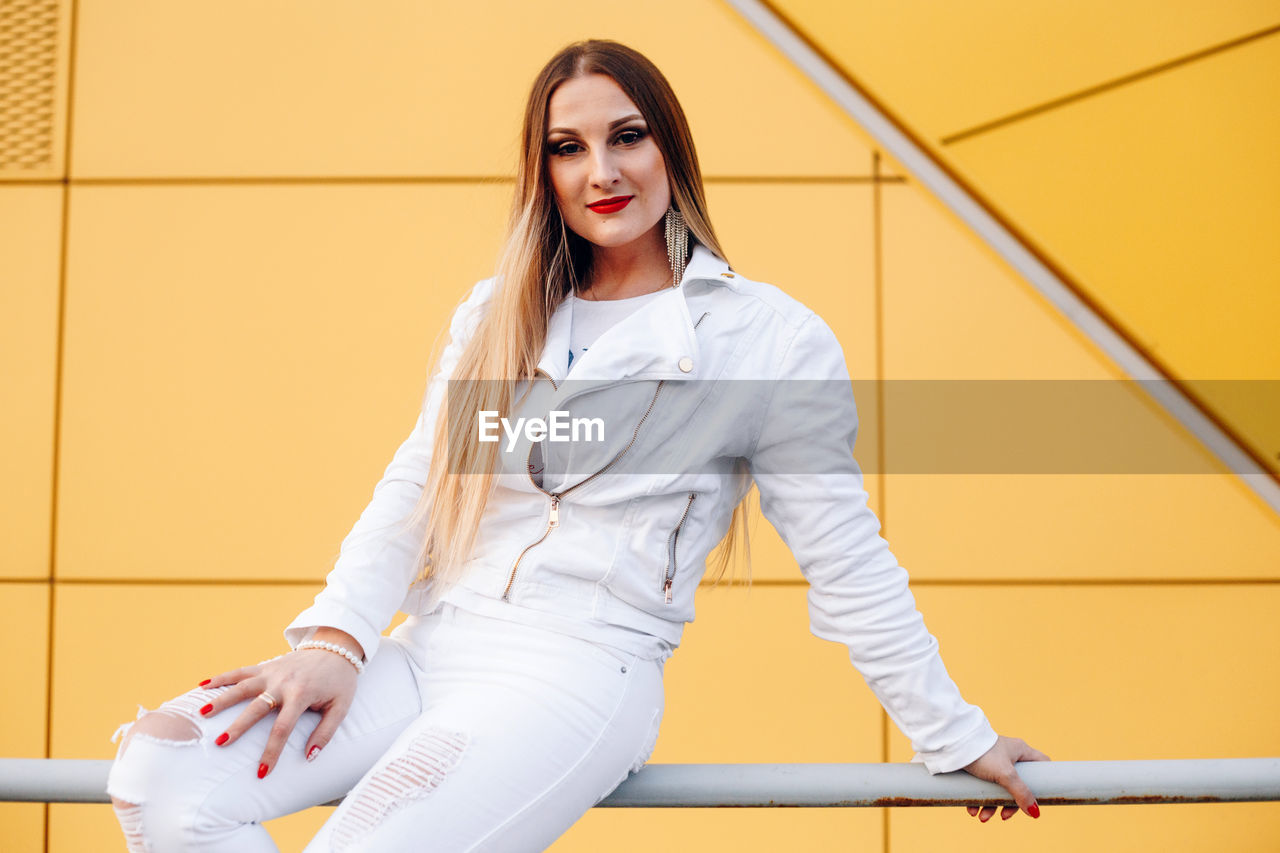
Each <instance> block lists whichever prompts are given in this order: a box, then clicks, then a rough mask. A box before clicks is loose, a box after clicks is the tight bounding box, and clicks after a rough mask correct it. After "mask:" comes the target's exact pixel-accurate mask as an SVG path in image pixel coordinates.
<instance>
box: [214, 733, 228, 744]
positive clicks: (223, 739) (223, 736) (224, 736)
mask: <svg viewBox="0 0 1280 853" xmlns="http://www.w3.org/2000/svg"><path fill="white" fill-rule="evenodd" d="M230 737H231V735H229V734H227V733H226V732H223V733H222V734H220V735H218V739H217V740H215V741H214V743H216V744H217V745H218V746H222V745H223V744H224V743H226V742H227V740H228V739H229V738H230Z"/></svg>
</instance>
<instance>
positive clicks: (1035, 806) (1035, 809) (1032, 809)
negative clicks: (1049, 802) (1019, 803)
mask: <svg viewBox="0 0 1280 853" xmlns="http://www.w3.org/2000/svg"><path fill="white" fill-rule="evenodd" d="M1027 814H1029V815H1031V816H1032V817H1040V804H1039V803H1032V804H1031V805H1030V806H1028V807H1027Z"/></svg>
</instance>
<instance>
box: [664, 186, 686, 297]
mask: <svg viewBox="0 0 1280 853" xmlns="http://www.w3.org/2000/svg"><path fill="white" fill-rule="evenodd" d="M665 219H666V233H667V260H669V261H671V277H672V282H671V286H672V287H679V286H680V280H681V279H682V278H684V266H685V258H686V256H687V254H688V251H689V226H688V225H686V224H685V221H684V214H683V213H681V212H680V211H678V210H676V209H675V206H674V205H673V206H671V207H668V208H667V215H666V217H665Z"/></svg>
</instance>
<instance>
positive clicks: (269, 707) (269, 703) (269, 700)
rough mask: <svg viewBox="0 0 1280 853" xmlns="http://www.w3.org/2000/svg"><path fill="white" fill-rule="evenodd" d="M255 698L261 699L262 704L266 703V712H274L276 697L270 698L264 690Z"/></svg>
mask: <svg viewBox="0 0 1280 853" xmlns="http://www.w3.org/2000/svg"><path fill="white" fill-rule="evenodd" d="M256 698H258V699H261V700H262V701H263V702H266V703H267V710H270V711H274V710H275V709H276V697H274V696H272V695H271V694H270V693H268V692H267V691H265V690H264V691H262V692H261V693H259V694H258V695H257V697H256Z"/></svg>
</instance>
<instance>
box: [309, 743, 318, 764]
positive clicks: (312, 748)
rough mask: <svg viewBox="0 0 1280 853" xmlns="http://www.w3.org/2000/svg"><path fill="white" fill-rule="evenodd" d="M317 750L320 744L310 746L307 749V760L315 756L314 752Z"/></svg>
mask: <svg viewBox="0 0 1280 853" xmlns="http://www.w3.org/2000/svg"><path fill="white" fill-rule="evenodd" d="M319 751H320V744H316V745H315V746H313V747H311V749H309V750H307V761H310V760H311V759H313V758H315V757H316V753H317V752H319Z"/></svg>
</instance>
